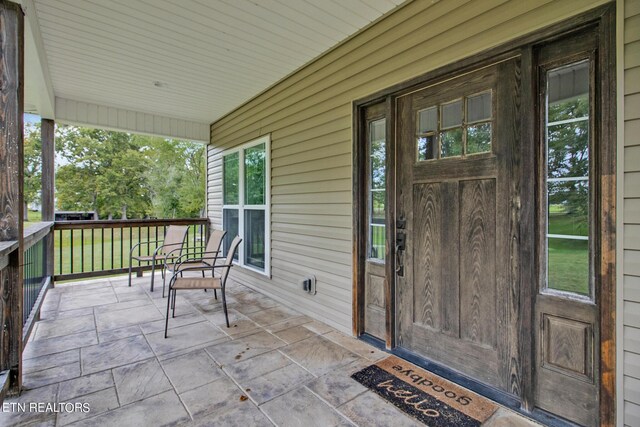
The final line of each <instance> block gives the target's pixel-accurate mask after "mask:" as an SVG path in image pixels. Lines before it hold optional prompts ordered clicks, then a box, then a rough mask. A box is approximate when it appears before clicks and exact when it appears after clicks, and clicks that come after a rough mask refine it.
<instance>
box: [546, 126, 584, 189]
mask: <svg viewBox="0 0 640 427" xmlns="http://www.w3.org/2000/svg"><path fill="white" fill-rule="evenodd" d="M547 156H548V157H547V165H548V167H547V171H548V176H549V178H563V177H587V176H589V116H584V118H583V120H581V121H580V122H574V123H563V124H556V125H553V124H551V125H549V126H548V128H547Z"/></svg>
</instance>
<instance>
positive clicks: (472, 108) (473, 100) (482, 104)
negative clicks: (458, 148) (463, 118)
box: [467, 92, 491, 123]
mask: <svg viewBox="0 0 640 427" xmlns="http://www.w3.org/2000/svg"><path fill="white" fill-rule="evenodd" d="M485 120H491V92H484V93H481V94H478V95H473V96H470V97H468V98H467V123H475V122H482V121H485Z"/></svg>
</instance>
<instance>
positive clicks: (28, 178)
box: [24, 123, 42, 218]
mask: <svg viewBox="0 0 640 427" xmlns="http://www.w3.org/2000/svg"><path fill="white" fill-rule="evenodd" d="M24 133H25V135H24V204H25V207H26V206H28V205H29V204H30V203H39V202H40V190H41V189H42V182H41V180H42V138H41V137H40V123H36V124H32V125H27V126H25V132H24ZM26 212H27V210H26V209H25V218H26V215H27V213H26Z"/></svg>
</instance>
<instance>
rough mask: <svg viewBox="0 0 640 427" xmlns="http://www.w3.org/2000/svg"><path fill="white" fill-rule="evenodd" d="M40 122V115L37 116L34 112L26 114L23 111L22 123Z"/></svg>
mask: <svg viewBox="0 0 640 427" xmlns="http://www.w3.org/2000/svg"><path fill="white" fill-rule="evenodd" d="M39 122H40V116H37V115H35V114H28V113H25V115H24V124H25V125H26V124H33V123H39Z"/></svg>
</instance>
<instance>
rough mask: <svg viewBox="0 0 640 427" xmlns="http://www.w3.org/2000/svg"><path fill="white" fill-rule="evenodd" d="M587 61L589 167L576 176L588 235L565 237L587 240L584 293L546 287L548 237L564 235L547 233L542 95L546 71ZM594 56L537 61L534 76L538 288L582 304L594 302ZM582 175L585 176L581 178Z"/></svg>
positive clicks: (544, 104)
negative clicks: (584, 188) (582, 187)
mask: <svg viewBox="0 0 640 427" xmlns="http://www.w3.org/2000/svg"><path fill="white" fill-rule="evenodd" d="M582 62H588V64H589V115H588V122H589V127H588V129H589V141H588V149H587V150H588V156H589V167H588V173H589V175H588V176H587V177H578V178H580V181H586V182H587V184H588V191H589V197H588V204H589V206H588V209H587V211H588V238H587V239H580V238H576V237H571V238H569V240H586V241H587V242H588V245H587V247H588V255H587V259H588V272H589V273H588V278H587V280H588V283H587V285H588V292H587V293H586V294H582V293H578V292H573V291H567V290H562V289H557V288H553V287H550V286H549V241H548V240H549V238H567V237H566V236H563V235H556V234H550V233H549V230H548V228H549V204H548V184H549V182H555V178H549V176H548V174H549V172H548V134H547V131H548V129H547V125H548V123H547V118H548V105H547V102H546V99H547V98H546V97H547V96H548V92H547V91H548V89H547V87H546V85H547V79H548V73H549V72H550V71H553V70H556V69H561V68H564V67H569V66H571V65H574V64H578V63H582ZM596 64H597V58H596V57H595V54H594V53H593V52H591V51H589V52H580V53H577V54H574V55H570V56H567V57H563V58H561V59H557V60H553V61H548V62H544V63H542V64H540V66H539V75H538V76H537V79H538V85H539V86H540V91H539V92H540V93H539V95H538V96H539V99H538V103H539V104H538V111H537V114H538V119H537V120H538V122H539V130H538V132H539V136H538V141H539V146H540V150H541V152H539V161H540V164H539V168H538V169H539V171H538V175H539V176H538V186H539V194H538V198H539V203H540V217H539V218H538V224H537V226H538V227H539V232H538V245H537V246H538V250H539V252H540V254H539V259H538V269H539V270H540V278H539V280H540V282H539V283H538V290H539V292H540V294H542V295H550V296H555V297H558V298H566V299H570V300H573V301H577V302H583V303H586V304H593V303H595V301H596V296H597V295H596V285H597V283H596V274H595V272H596V269H597V266H596V259H595V257H596V247H597V244H598V243H597V239H598V235H597V218H596V216H595V215H596V210H597V205H596V203H597V200H598V197H599V188H598V186H597V183H596V182H595V177H597V176H599V175H598V174H599V171H598V169H597V168H596V166H597V162H598V161H599V159H598V153H597V148H596V147H594V144H595V143H596V141H597V138H598V133H597V129H596V120H597V117H598V115H597V114H598V112H597V111H596V108H597V103H596V93H595V91H596V88H597V82H596V79H595V73H596V68H595V67H596ZM585 178H586V179H585Z"/></svg>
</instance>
